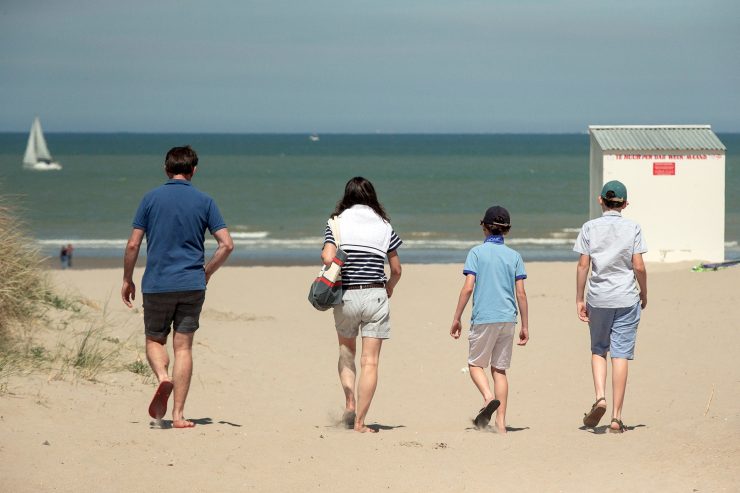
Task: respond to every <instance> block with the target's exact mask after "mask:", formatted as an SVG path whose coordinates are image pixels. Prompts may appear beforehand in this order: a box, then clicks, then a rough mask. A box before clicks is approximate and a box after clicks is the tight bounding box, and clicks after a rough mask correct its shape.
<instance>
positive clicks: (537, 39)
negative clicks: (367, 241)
mask: <svg viewBox="0 0 740 493" xmlns="http://www.w3.org/2000/svg"><path fill="white" fill-rule="evenodd" d="M738 19H740V2H739V1H738V0H703V1H696V0H662V1H659V0H620V1H611V2H606V1H594V0H567V1H560V0H550V1H548V0H511V1H497V0H486V1H465V0H446V1H440V0H374V1H362V2H358V1H352V0H344V1H329V0H311V1H306V0H291V1H280V0H262V1H250V0H211V1H202V2H190V1H174V0H146V1H142V0H126V1H120V0H116V1H109V0H77V1H75V0H22V1H18V0H0V131H26V130H27V129H28V128H29V127H30V124H31V120H32V119H33V116H34V115H39V116H41V118H42V122H43V124H44V128H45V129H46V130H47V131H106V132H107V131H127V132H167V131H171V132H314V131H316V132H376V131H379V132H583V131H585V130H586V128H587V126H588V125H589V124H642V123H680V124H686V123H702V124H704V123H707V124H711V125H712V126H713V128H714V130H715V131H720V132H721V131H740V55H739V54H740V21H739V20H738Z"/></svg>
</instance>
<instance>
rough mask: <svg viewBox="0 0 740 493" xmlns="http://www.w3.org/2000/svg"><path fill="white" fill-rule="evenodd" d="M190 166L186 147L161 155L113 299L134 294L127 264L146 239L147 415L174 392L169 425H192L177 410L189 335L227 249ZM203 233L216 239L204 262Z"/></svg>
mask: <svg viewBox="0 0 740 493" xmlns="http://www.w3.org/2000/svg"><path fill="white" fill-rule="evenodd" d="M197 165H198V155H197V154H196V153H195V151H194V150H193V149H191V148H190V146H185V147H173V148H172V149H170V151H169V152H168V153H167V157H166V158H165V173H166V174H167V177H168V178H169V180H168V181H167V182H166V183H165V184H164V185H161V186H159V187H157V188H155V189H154V190H152V191H150V192H149V193H147V194H146V195H145V196H144V198H143V199H142V201H141V203H140V204H139V209H138V210H137V212H136V216H135V217H134V221H133V231H132V232H131V237H130V238H129V240H128V244H127V245H126V252H125V254H124V259H123V286H122V287H121V298H122V299H123V302H124V303H125V304H126V306H128V307H129V308H131V307H132V306H133V305H132V301H133V300H134V297H135V295H136V286H135V285H134V281H133V275H134V266H135V265H136V259H137V258H138V256H139V249H140V248H141V242H142V240H143V239H144V236H146V239H147V257H146V269H145V270H144V277H143V278H142V281H141V285H142V286H141V287H142V289H141V291H142V293H143V298H144V299H143V304H144V334H145V336H146V357H147V360H148V361H149V365H150V366H151V367H152V371H153V372H154V374H155V375H156V376H157V380H158V381H159V386H158V387H157V390H156V392H155V394H154V397H153V398H152V401H151V404H150V405H149V415H150V416H151V417H152V418H155V419H161V418H163V417H164V416H165V414H167V401H168V400H169V396H170V393H171V392H173V389H174V404H173V408H172V426H173V427H175V428H192V427H193V426H195V423H194V422H192V421H189V420H187V419H185V415H184V409H185V399H186V398H187V396H188V390H189V389H190V379H191V377H192V373H193V357H192V347H193V336H194V334H195V331H196V330H197V329H198V327H199V318H200V312H201V309H202V307H203V301H204V300H205V294H206V284H208V281H209V279H210V278H211V276H212V275H213V273H214V272H216V270H217V269H218V268H219V267H221V265H223V263H224V262H225V261H226V259H227V258H228V256H229V254H230V253H231V251H232V250H233V249H234V243H233V241H232V240H231V235H229V231H228V230H227V229H226V223H225V222H224V220H223V218H222V217H221V213H220V212H219V210H218V207H217V206H216V203H215V202H214V201H213V199H212V198H211V197H209V196H208V195H206V194H204V193H202V192H200V191H199V190H197V189H196V188H195V187H193V186H192V184H191V183H190V182H191V180H192V178H193V176H194V175H195V171H196V170H197V167H196V166H197ZM206 230H208V231H210V233H211V234H212V235H213V236H214V237H215V238H216V242H217V243H218V247H217V248H216V251H215V252H214V254H213V257H211V259H210V260H209V261H208V263H205V250H204V247H203V242H204V235H205V231H206ZM204 264H205V266H204ZM170 330H174V332H173V335H172V346H173V352H174V359H175V363H174V366H173V369H172V378H171V379H170V376H169V374H168V369H169V364H170V360H169V356H168V354H167V347H166V345H167V337H168V336H169V333H170Z"/></svg>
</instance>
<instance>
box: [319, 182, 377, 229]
mask: <svg viewBox="0 0 740 493" xmlns="http://www.w3.org/2000/svg"><path fill="white" fill-rule="evenodd" d="M358 204H361V205H366V206H368V207H370V208H371V209H372V210H374V211H375V213H376V214H377V215H379V216H380V217H382V218H383V219H384V220H385V221H386V222H390V221H391V220H390V218H389V217H388V214H386V212H385V209H383V206H382V205H380V202H378V196H377V195H376V194H375V187H373V184H372V183H370V181H369V180H366V179H365V178H363V177H361V176H355V177H354V178H352V179H351V180H350V181H348V182H347V184H346V185H345V186H344V197H342V199H341V200H340V201H339V202H337V206H336V207H335V208H334V212H332V214H331V215H332V217H334V216H338V215H339V214H341V213H342V212H344V211H345V210H346V209H349V208H350V207H352V206H353V205H358Z"/></svg>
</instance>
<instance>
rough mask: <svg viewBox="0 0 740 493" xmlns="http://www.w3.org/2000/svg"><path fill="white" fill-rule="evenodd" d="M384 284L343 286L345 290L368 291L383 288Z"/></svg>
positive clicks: (372, 283)
mask: <svg viewBox="0 0 740 493" xmlns="http://www.w3.org/2000/svg"><path fill="white" fill-rule="evenodd" d="M384 287H385V284H383V283H382V282H371V283H370V284H350V285H349V286H345V287H344V289H345V290H350V289H370V288H384Z"/></svg>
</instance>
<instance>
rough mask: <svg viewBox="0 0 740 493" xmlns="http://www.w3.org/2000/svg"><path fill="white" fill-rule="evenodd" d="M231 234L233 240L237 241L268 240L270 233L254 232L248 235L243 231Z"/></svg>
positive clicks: (231, 232)
mask: <svg viewBox="0 0 740 493" xmlns="http://www.w3.org/2000/svg"><path fill="white" fill-rule="evenodd" d="M229 234H231V238H232V239H235V240H236V239H239V240H253V239H260V238H267V236H268V235H269V234H270V233H268V232H267V231H253V232H251V233H246V232H243V231H230V232H229Z"/></svg>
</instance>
